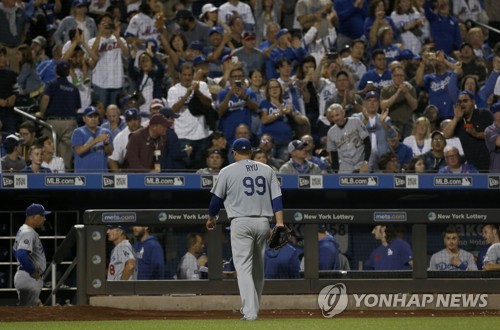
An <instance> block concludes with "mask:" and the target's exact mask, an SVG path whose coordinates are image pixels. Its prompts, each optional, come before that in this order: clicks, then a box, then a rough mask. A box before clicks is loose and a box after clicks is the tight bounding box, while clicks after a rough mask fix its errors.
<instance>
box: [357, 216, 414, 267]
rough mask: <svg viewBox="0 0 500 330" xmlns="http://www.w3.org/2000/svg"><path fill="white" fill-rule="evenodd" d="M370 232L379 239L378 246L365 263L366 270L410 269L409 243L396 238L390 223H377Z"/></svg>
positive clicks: (411, 264)
mask: <svg viewBox="0 0 500 330" xmlns="http://www.w3.org/2000/svg"><path fill="white" fill-rule="evenodd" d="M372 234H373V236H374V237H375V239H376V240H378V241H380V243H381V244H380V246H378V247H377V248H375V249H374V250H373V251H372V252H371V254H370V258H369V260H368V261H367V262H366V263H365V269H367V270H410V269H411V268H412V266H413V260H412V259H413V258H412V251H411V247H410V244H408V243H407V242H406V241H404V240H402V239H400V238H397V237H396V232H395V229H394V227H393V226H392V225H377V226H375V227H374V228H373V230H372Z"/></svg>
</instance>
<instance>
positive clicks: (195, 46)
mask: <svg viewBox="0 0 500 330" xmlns="http://www.w3.org/2000/svg"><path fill="white" fill-rule="evenodd" d="M204 47H205V46H204V45H203V44H202V43H201V42H200V41H198V40H195V41H193V42H191V43H190V44H189V47H188V48H189V49H194V50H198V51H200V52H202V51H203V48H204Z"/></svg>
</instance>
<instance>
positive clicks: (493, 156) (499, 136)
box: [484, 102, 500, 173]
mask: <svg viewBox="0 0 500 330" xmlns="http://www.w3.org/2000/svg"><path fill="white" fill-rule="evenodd" d="M490 111H491V113H492V114H493V123H492V124H491V125H490V126H488V127H486V129H485V130H484V142H486V148H487V149H488V152H489V154H490V167H489V170H490V172H491V173H500V102H496V103H495V104H493V105H492V106H491V108H490Z"/></svg>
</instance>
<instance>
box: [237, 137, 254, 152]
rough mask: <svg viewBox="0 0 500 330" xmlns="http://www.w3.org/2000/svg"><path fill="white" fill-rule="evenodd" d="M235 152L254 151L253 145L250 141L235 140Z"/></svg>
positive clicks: (243, 139)
mask: <svg viewBox="0 0 500 330" xmlns="http://www.w3.org/2000/svg"><path fill="white" fill-rule="evenodd" d="M233 150H234V151H248V150H252V144H251V143H250V141H249V140H248V139H245V138H239V139H236V140H234V142H233Z"/></svg>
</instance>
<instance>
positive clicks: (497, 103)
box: [490, 101, 500, 114]
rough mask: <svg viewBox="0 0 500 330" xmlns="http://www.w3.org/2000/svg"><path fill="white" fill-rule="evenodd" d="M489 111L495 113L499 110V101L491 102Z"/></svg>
mask: <svg viewBox="0 0 500 330" xmlns="http://www.w3.org/2000/svg"><path fill="white" fill-rule="evenodd" d="M490 111H491V113H492V114H493V113H495V112H498V111H500V101H498V102H496V103H493V104H492V105H491V107H490Z"/></svg>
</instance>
